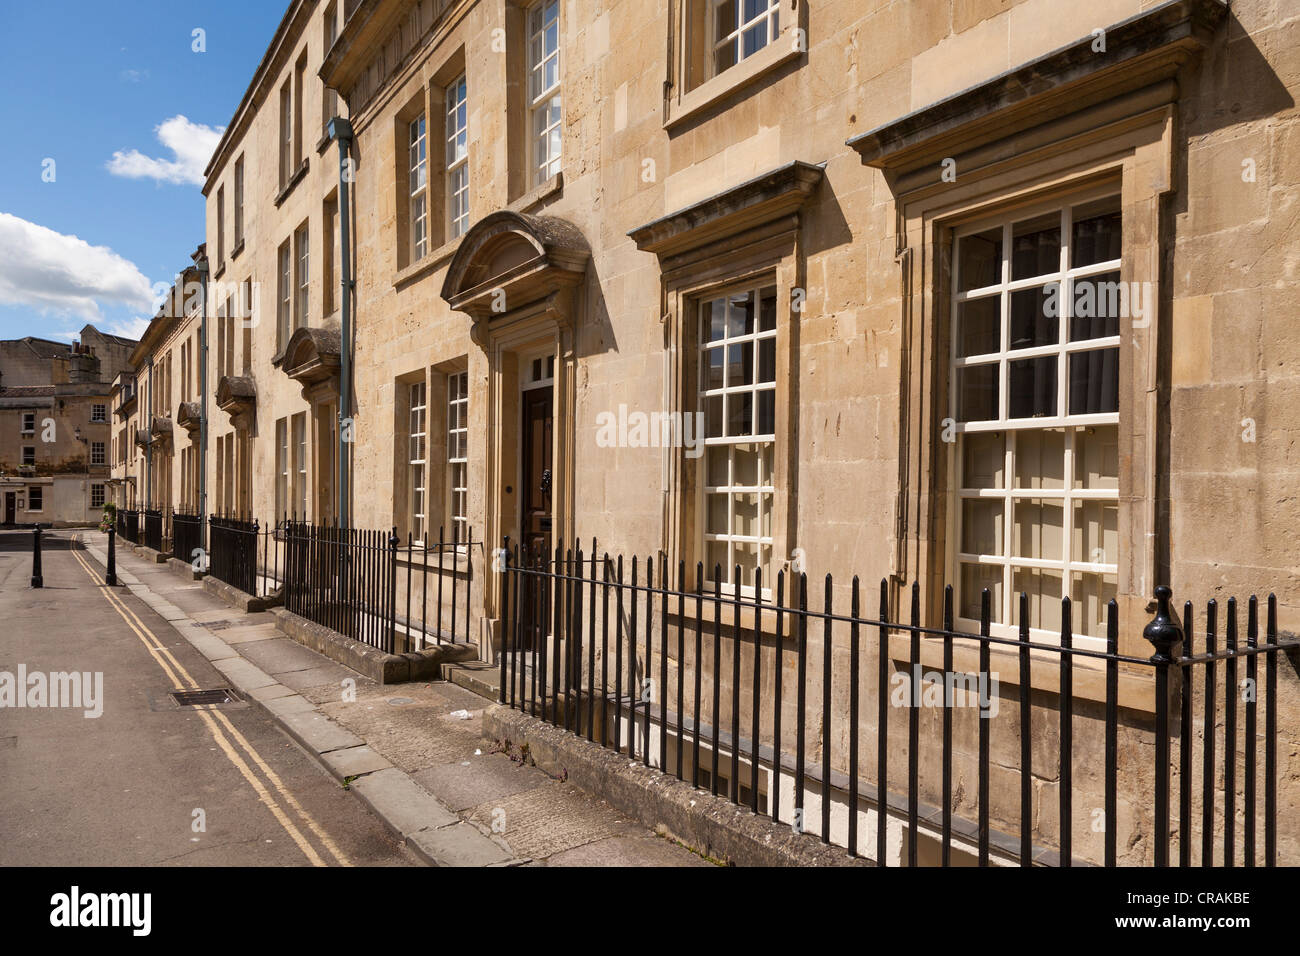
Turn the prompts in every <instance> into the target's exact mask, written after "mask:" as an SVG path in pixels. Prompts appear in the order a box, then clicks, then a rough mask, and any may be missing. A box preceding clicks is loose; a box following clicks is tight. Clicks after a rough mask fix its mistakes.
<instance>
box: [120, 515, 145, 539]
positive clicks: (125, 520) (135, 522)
mask: <svg viewBox="0 0 1300 956" xmlns="http://www.w3.org/2000/svg"><path fill="white" fill-rule="evenodd" d="M117 534H118V537H120V538H122V539H123V540H125V541H130V542H131V543H132V544H139V543H140V512H138V511H135V510H132V509H129V508H119V509H118V510H117Z"/></svg>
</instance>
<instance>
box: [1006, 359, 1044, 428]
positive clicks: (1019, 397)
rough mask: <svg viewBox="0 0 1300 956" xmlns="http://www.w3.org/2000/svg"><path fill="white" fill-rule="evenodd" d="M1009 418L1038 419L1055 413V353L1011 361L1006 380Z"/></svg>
mask: <svg viewBox="0 0 1300 956" xmlns="http://www.w3.org/2000/svg"><path fill="white" fill-rule="evenodd" d="M1008 386H1009V389H1008V393H1009V394H1008V398H1009V403H1010V408H1009V409H1008V410H1007V417H1009V418H1039V417H1042V416H1046V415H1055V414H1056V356H1055V355H1049V356H1047V357H1045V358H1034V359H1021V360H1019V361H1016V362H1012V363H1011V378H1010V381H1009V382H1008Z"/></svg>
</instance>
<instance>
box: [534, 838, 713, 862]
mask: <svg viewBox="0 0 1300 956" xmlns="http://www.w3.org/2000/svg"><path fill="white" fill-rule="evenodd" d="M546 865H547V866H704V867H712V866H716V864H714V863H710V862H709V861H708V860H706V859H704V858H703V857H700V856H697V855H696V854H694V853H690V852H689V851H687V850H685V849H684V848H683V847H681V846H678V845H677V844H675V843H670V842H669V841H668V840H666V839H664V838H663V837H657V836H653V835H644V836H615V837H609V838H607V839H604V840H597V841H595V842H594V843H586V844H583V845H582V846H577V847H574V848H573V849H572V850H564V851H562V852H560V853H556V854H554V855H553V856H551V857H549V858H547V860H546Z"/></svg>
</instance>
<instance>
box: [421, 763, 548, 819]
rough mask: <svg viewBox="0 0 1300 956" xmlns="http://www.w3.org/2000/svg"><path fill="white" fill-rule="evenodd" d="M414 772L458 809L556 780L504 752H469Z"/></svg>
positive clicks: (431, 791)
mask: <svg viewBox="0 0 1300 956" xmlns="http://www.w3.org/2000/svg"><path fill="white" fill-rule="evenodd" d="M412 776H413V777H415V780H416V782H417V783H419V784H420V786H422V787H424V789H426V790H428V791H429V792H430V793H432V794H434V795H436V796H437V797H438V799H439V800H441V801H442V802H443V803H445V804H447V806H449V807H451V808H452V809H453V810H457V811H460V810H468V809H470V808H471V807H477V806H479V805H481V804H484V803H489V802H492V801H497V800H502V799H504V798H506V797H509V796H513V795H514V794H516V793H523V792H525V791H527V790H533V789H536V788H537V787H544V786H547V785H549V784H551V783H553V781H552V780H551V778H550V777H548V776H547V775H546V774H545V773H543V772H542V771H540V770H538V769H537V768H536V767H525V766H521V765H520V764H517V763H514V762H513V761H512V760H510V758H508V757H506V756H505V755H503V754H484V755H482V756H479V757H475V756H469V757H466V758H465V759H464V760H459V761H454V762H452V763H445V764H441V765H439V766H436V767H430V768H429V769H427V770H421V771H420V772H419V773H415V774H412Z"/></svg>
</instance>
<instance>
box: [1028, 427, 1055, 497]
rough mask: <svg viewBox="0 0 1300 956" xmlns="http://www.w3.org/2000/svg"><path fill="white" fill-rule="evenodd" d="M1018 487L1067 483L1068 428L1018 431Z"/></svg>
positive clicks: (1052, 485)
mask: <svg viewBox="0 0 1300 956" xmlns="http://www.w3.org/2000/svg"><path fill="white" fill-rule="evenodd" d="M1016 487H1017V488H1064V487H1065V431H1064V430H1063V429H1060V428H1049V429H1042V430H1039V429H1023V430H1021V431H1017V432H1016Z"/></svg>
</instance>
